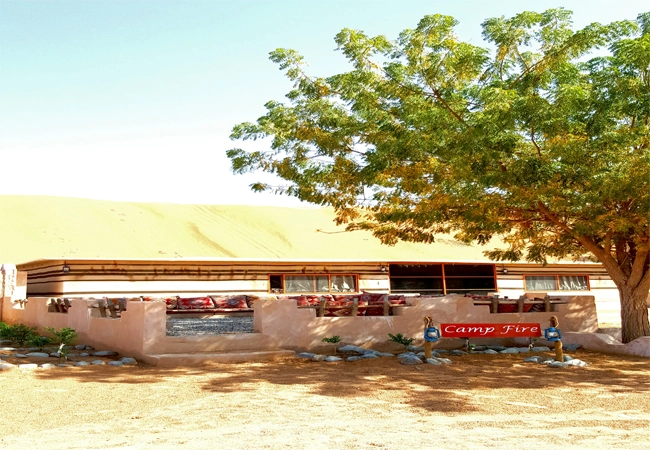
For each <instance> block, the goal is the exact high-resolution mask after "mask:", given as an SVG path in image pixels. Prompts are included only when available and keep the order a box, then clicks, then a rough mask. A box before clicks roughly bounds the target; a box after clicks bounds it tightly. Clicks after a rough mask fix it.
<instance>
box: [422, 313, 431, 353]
mask: <svg viewBox="0 0 650 450" xmlns="http://www.w3.org/2000/svg"><path fill="white" fill-rule="evenodd" d="M432 326H433V318H432V317H425V318H424V332H425V333H426V331H427V328H429V327H432ZM432 356H433V342H431V341H427V340H425V341H424V357H425V358H426V359H429V358H431V357H432Z"/></svg>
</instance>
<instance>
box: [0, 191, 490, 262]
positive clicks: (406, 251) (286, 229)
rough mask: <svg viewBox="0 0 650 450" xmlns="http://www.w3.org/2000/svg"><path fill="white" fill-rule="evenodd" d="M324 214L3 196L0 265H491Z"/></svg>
mask: <svg viewBox="0 0 650 450" xmlns="http://www.w3.org/2000/svg"><path fill="white" fill-rule="evenodd" d="M333 219H334V214H333V212H332V211H331V210H330V209H325V208H286V207H271V206H262V207H260V206H232V205H221V206H219V205H179V204H166V203H127V202H112V201H104V200H89V199H77V198H62V197H48V196H0V236H1V237H0V263H2V262H4V263H22V262H27V261H31V260H34V259H40V258H59V257H67V258H107V259H110V258H120V259H130V258H144V259H152V258H181V257H182V258H192V257H215V258H245V259H252V258H260V259H310V260H311V259H337V260H393V261H398V260H399V261H409V260H410V261H451V260H454V261H478V260H485V258H484V257H483V255H482V252H483V250H485V248H484V247H474V246H467V245H464V244H461V243H459V242H456V241H453V240H452V239H450V238H442V239H440V240H439V241H438V242H436V243H434V244H429V245H427V244H411V243H400V244H398V245H396V246H394V247H389V246H385V245H382V244H381V243H380V242H379V241H378V240H377V239H376V238H374V237H372V235H370V233H367V232H363V231H355V232H345V231H344V228H343V227H337V226H336V225H335V224H334V222H333Z"/></svg>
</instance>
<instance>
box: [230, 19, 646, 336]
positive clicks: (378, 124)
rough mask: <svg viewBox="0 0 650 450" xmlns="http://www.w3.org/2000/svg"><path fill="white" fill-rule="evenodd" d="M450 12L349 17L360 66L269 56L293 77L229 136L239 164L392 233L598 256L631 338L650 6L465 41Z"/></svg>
mask: <svg viewBox="0 0 650 450" xmlns="http://www.w3.org/2000/svg"><path fill="white" fill-rule="evenodd" d="M456 24H457V22H456V20H454V19H453V18H452V17H448V16H441V15H431V16H426V17H424V18H423V19H422V20H421V21H420V23H419V24H418V26H417V27H416V28H415V29H407V30H404V31H403V32H402V33H401V34H400V35H399V36H398V38H397V39H396V40H389V39H388V38H386V37H384V36H376V37H370V36H367V35H365V34H364V33H363V32H361V31H355V30H350V29H344V30H343V31H341V32H340V33H339V34H338V35H337V36H336V43H337V45H338V50H340V51H341V52H342V53H343V55H345V57H346V58H347V59H348V61H349V63H350V64H351V70H350V71H349V72H345V73H340V74H336V75H332V76H330V77H327V78H318V77H311V76H308V75H307V74H306V73H305V71H304V70H303V69H304V63H303V60H302V57H301V56H300V55H299V54H298V53H297V52H295V51H293V50H285V49H278V50H275V51H273V52H272V53H271V60H273V61H274V62H276V63H277V64H279V66H280V69H282V70H284V71H285V72H286V75H287V76H288V77H289V78H290V79H291V80H292V81H293V83H294V89H293V90H291V91H290V92H289V93H288V94H287V98H288V100H289V101H288V102H287V103H281V102H276V101H271V102H268V103H267V104H266V108H267V113H266V115H264V116H263V117H260V118H259V119H258V120H257V122H256V123H242V124H239V125H236V126H235V127H234V129H233V132H232V135H231V137H232V138H233V139H242V140H248V139H264V138H267V139H268V142H269V149H268V150H266V151H252V152H248V151H245V150H242V149H231V150H229V151H228V156H229V157H230V158H231V160H232V168H233V171H234V172H235V173H244V172H248V171H265V172H269V173H273V174H275V175H277V176H279V177H280V178H281V179H284V180H286V181H287V183H286V184H285V185H283V186H270V185H268V184H263V183H257V184H254V185H253V186H252V188H253V189H254V190H271V191H274V192H276V193H282V194H287V195H292V196H295V197H298V198H300V199H302V200H304V201H307V202H311V203H315V204H319V205H331V206H333V207H334V209H335V211H336V214H337V221H338V223H347V224H348V228H349V229H360V228H361V229H368V230H371V231H372V233H373V234H374V235H375V236H376V237H378V238H379V239H381V240H382V242H384V243H386V244H394V243H396V242H397V241H399V240H406V241H416V242H432V241H433V240H434V238H435V236H436V235H437V234H439V233H452V234H453V235H455V236H456V238H457V239H460V240H462V241H464V242H472V241H475V242H478V243H486V242H488V241H490V240H491V239H493V238H494V237H500V238H502V239H503V241H504V244H505V245H504V248H503V249H501V250H496V251H489V252H486V254H487V255H488V256H489V257H490V258H492V259H495V260H510V261H517V260H522V259H523V260H527V261H531V262H538V263H546V262H547V261H549V260H553V259H556V258H574V259H577V260H578V259H584V258H591V259H595V260H597V261H600V262H601V263H602V264H603V265H604V267H605V268H606V269H607V271H608V273H609V275H610V276H611V278H612V280H613V281H614V282H615V283H616V285H617V287H618V289H619V293H620V297H621V305H622V308H621V311H622V312H621V315H622V323H623V340H624V341H625V342H629V341H631V340H633V339H635V338H637V337H639V336H644V335H650V325H649V323H648V312H647V308H646V299H647V297H648V292H649V290H650V271H649V270H648V266H649V257H648V255H649V250H650V241H649V228H648V222H649V217H650V186H649V185H650V13H645V14H640V15H639V16H638V18H637V20H636V21H621V22H615V23H611V24H608V25H602V24H598V23H594V24H591V25H589V26H587V27H585V28H583V29H581V30H577V31H574V30H573V29H572V26H571V12H569V11H567V10H564V9H552V10H548V11H545V12H543V13H536V12H523V13H521V14H518V15H516V16H514V17H512V18H505V17H499V18H492V19H487V20H486V21H485V22H483V24H482V25H483V36H484V38H485V40H486V41H487V43H488V44H489V45H490V47H489V48H484V47H479V46H476V45H473V44H470V43H467V42H463V41H461V40H459V38H458V37H457V36H456V34H455V33H454V26H455V25H456Z"/></svg>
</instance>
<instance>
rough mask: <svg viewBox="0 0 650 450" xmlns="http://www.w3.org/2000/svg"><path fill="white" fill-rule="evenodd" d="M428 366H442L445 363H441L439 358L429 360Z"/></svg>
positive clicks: (427, 360) (427, 361)
mask: <svg viewBox="0 0 650 450" xmlns="http://www.w3.org/2000/svg"><path fill="white" fill-rule="evenodd" d="M426 363H427V364H433V365H434V366H442V364H443V362H442V361H439V360H438V358H427V359H426Z"/></svg>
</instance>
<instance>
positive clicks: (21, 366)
mask: <svg viewBox="0 0 650 450" xmlns="http://www.w3.org/2000/svg"><path fill="white" fill-rule="evenodd" d="M18 368H19V369H23V370H33V369H38V364H18Z"/></svg>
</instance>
